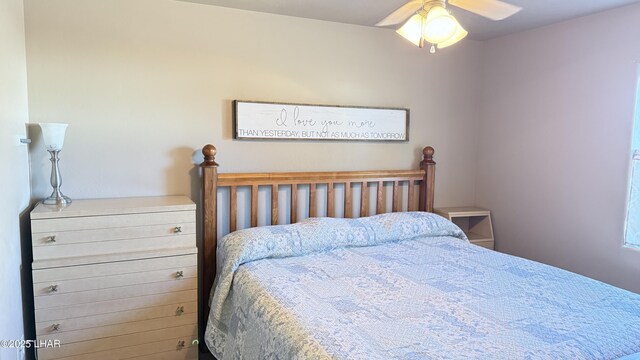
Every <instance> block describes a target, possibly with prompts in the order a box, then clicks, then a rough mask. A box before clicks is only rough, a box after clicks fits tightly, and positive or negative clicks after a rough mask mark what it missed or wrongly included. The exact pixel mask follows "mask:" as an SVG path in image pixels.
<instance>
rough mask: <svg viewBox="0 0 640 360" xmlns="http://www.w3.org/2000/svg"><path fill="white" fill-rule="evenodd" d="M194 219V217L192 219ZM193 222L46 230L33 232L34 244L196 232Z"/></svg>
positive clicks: (43, 244) (87, 241)
mask: <svg viewBox="0 0 640 360" xmlns="http://www.w3.org/2000/svg"><path fill="white" fill-rule="evenodd" d="M191 221H193V218H192V219H191ZM195 233H196V224H195V223H193V222H177V221H174V222H171V223H169V224H161V225H145V226H127V227H113V228H106V229H91V230H64V231H52V230H49V231H46V232H40V233H33V234H32V238H33V240H32V245H33V246H34V247H39V246H49V247H50V246H55V245H69V244H80V243H96V242H105V241H112V240H126V239H141V238H153V237H161V236H169V235H185V234H195Z"/></svg>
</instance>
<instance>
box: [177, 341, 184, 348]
mask: <svg viewBox="0 0 640 360" xmlns="http://www.w3.org/2000/svg"><path fill="white" fill-rule="evenodd" d="M184 346H185V342H184V340H178V344H177V345H176V349H178V350H182V349H183V348H184Z"/></svg>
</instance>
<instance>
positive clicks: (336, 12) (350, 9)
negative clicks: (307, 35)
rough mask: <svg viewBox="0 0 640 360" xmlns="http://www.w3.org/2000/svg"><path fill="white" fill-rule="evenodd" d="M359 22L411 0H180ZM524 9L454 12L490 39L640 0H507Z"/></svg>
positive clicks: (475, 34)
mask: <svg viewBox="0 0 640 360" xmlns="http://www.w3.org/2000/svg"><path fill="white" fill-rule="evenodd" d="M181 1H188V2H194V3H201V4H208V5H216V6H224V7H230V8H236V9H244V10H252V11H260V12H266V13H273V14H281V15H288V16H296V17H303V18H310V19H318V20H326V21H333V22H341V23H348V24H356V25H365V26H374V24H376V23H377V22H378V21H380V20H382V19H383V18H384V17H385V16H387V15H388V14H390V13H391V12H392V11H394V10H395V9H397V8H398V7H400V6H402V5H403V4H404V3H405V2H407V1H408V0H181ZM504 1H506V2H509V3H511V4H514V5H518V6H521V7H522V8H523V10H522V11H520V12H519V13H517V14H516V15H514V16H512V17H510V18H508V19H505V20H502V21H491V20H488V19H485V18H483V17H480V16H478V15H474V14H472V13H469V12H467V11H464V10H462V9H459V8H456V7H454V6H449V9H450V10H451V11H452V12H453V14H454V16H455V17H456V18H457V19H458V21H460V23H461V24H462V26H464V27H465V28H466V29H467V30H468V31H469V38H471V39H475V40H487V39H491V38H495V37H498V36H502V35H507V34H511V33H515V32H519V31H524V30H528V29H533V28H536V27H540V26H545V25H549V24H553V23H556V22H560V21H564V20H568V19H571V18H575V17H579V16H584V15H588V14H593V13H596V12H599V11H603V10H608V9H613V8H615V7H620V6H624V5H629V4H633V3H640V0H504Z"/></svg>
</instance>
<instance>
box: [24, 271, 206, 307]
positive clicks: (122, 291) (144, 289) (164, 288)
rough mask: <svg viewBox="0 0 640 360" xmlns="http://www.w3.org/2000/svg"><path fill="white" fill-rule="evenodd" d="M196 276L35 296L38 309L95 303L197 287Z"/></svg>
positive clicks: (35, 304)
mask: <svg viewBox="0 0 640 360" xmlns="http://www.w3.org/2000/svg"><path fill="white" fill-rule="evenodd" d="M197 286H198V280H197V279H196V278H187V279H182V278H181V279H175V280H170V281H162V282H157V283H150V284H140V285H130V286H121V287H115V288H108V289H99V290H89V291H80V292H74V293H67V294H52V295H43V296H35V297H34V300H33V302H34V306H35V308H36V309H44V308H50V307H59V306H67V305H77V304H85V303H94V302H97V301H106V300H116V299H128V298H133V297H138V296H145V295H153V294H166V293H172V292H175V291H183V290H191V289H197Z"/></svg>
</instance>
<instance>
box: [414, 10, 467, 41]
mask: <svg viewBox="0 0 640 360" xmlns="http://www.w3.org/2000/svg"><path fill="white" fill-rule="evenodd" d="M458 27H460V24H458V22H457V21H456V19H454V17H453V16H451V14H449V12H448V11H447V10H446V9H445V8H443V7H442V6H434V7H432V8H431V9H429V12H428V13H427V18H426V21H425V25H424V28H423V33H422V36H423V37H424V39H425V40H426V41H428V42H430V43H432V44H439V43H441V42H444V41H447V40H449V39H450V38H451V37H453V36H454V34H455V33H456V30H457V28H458Z"/></svg>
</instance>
